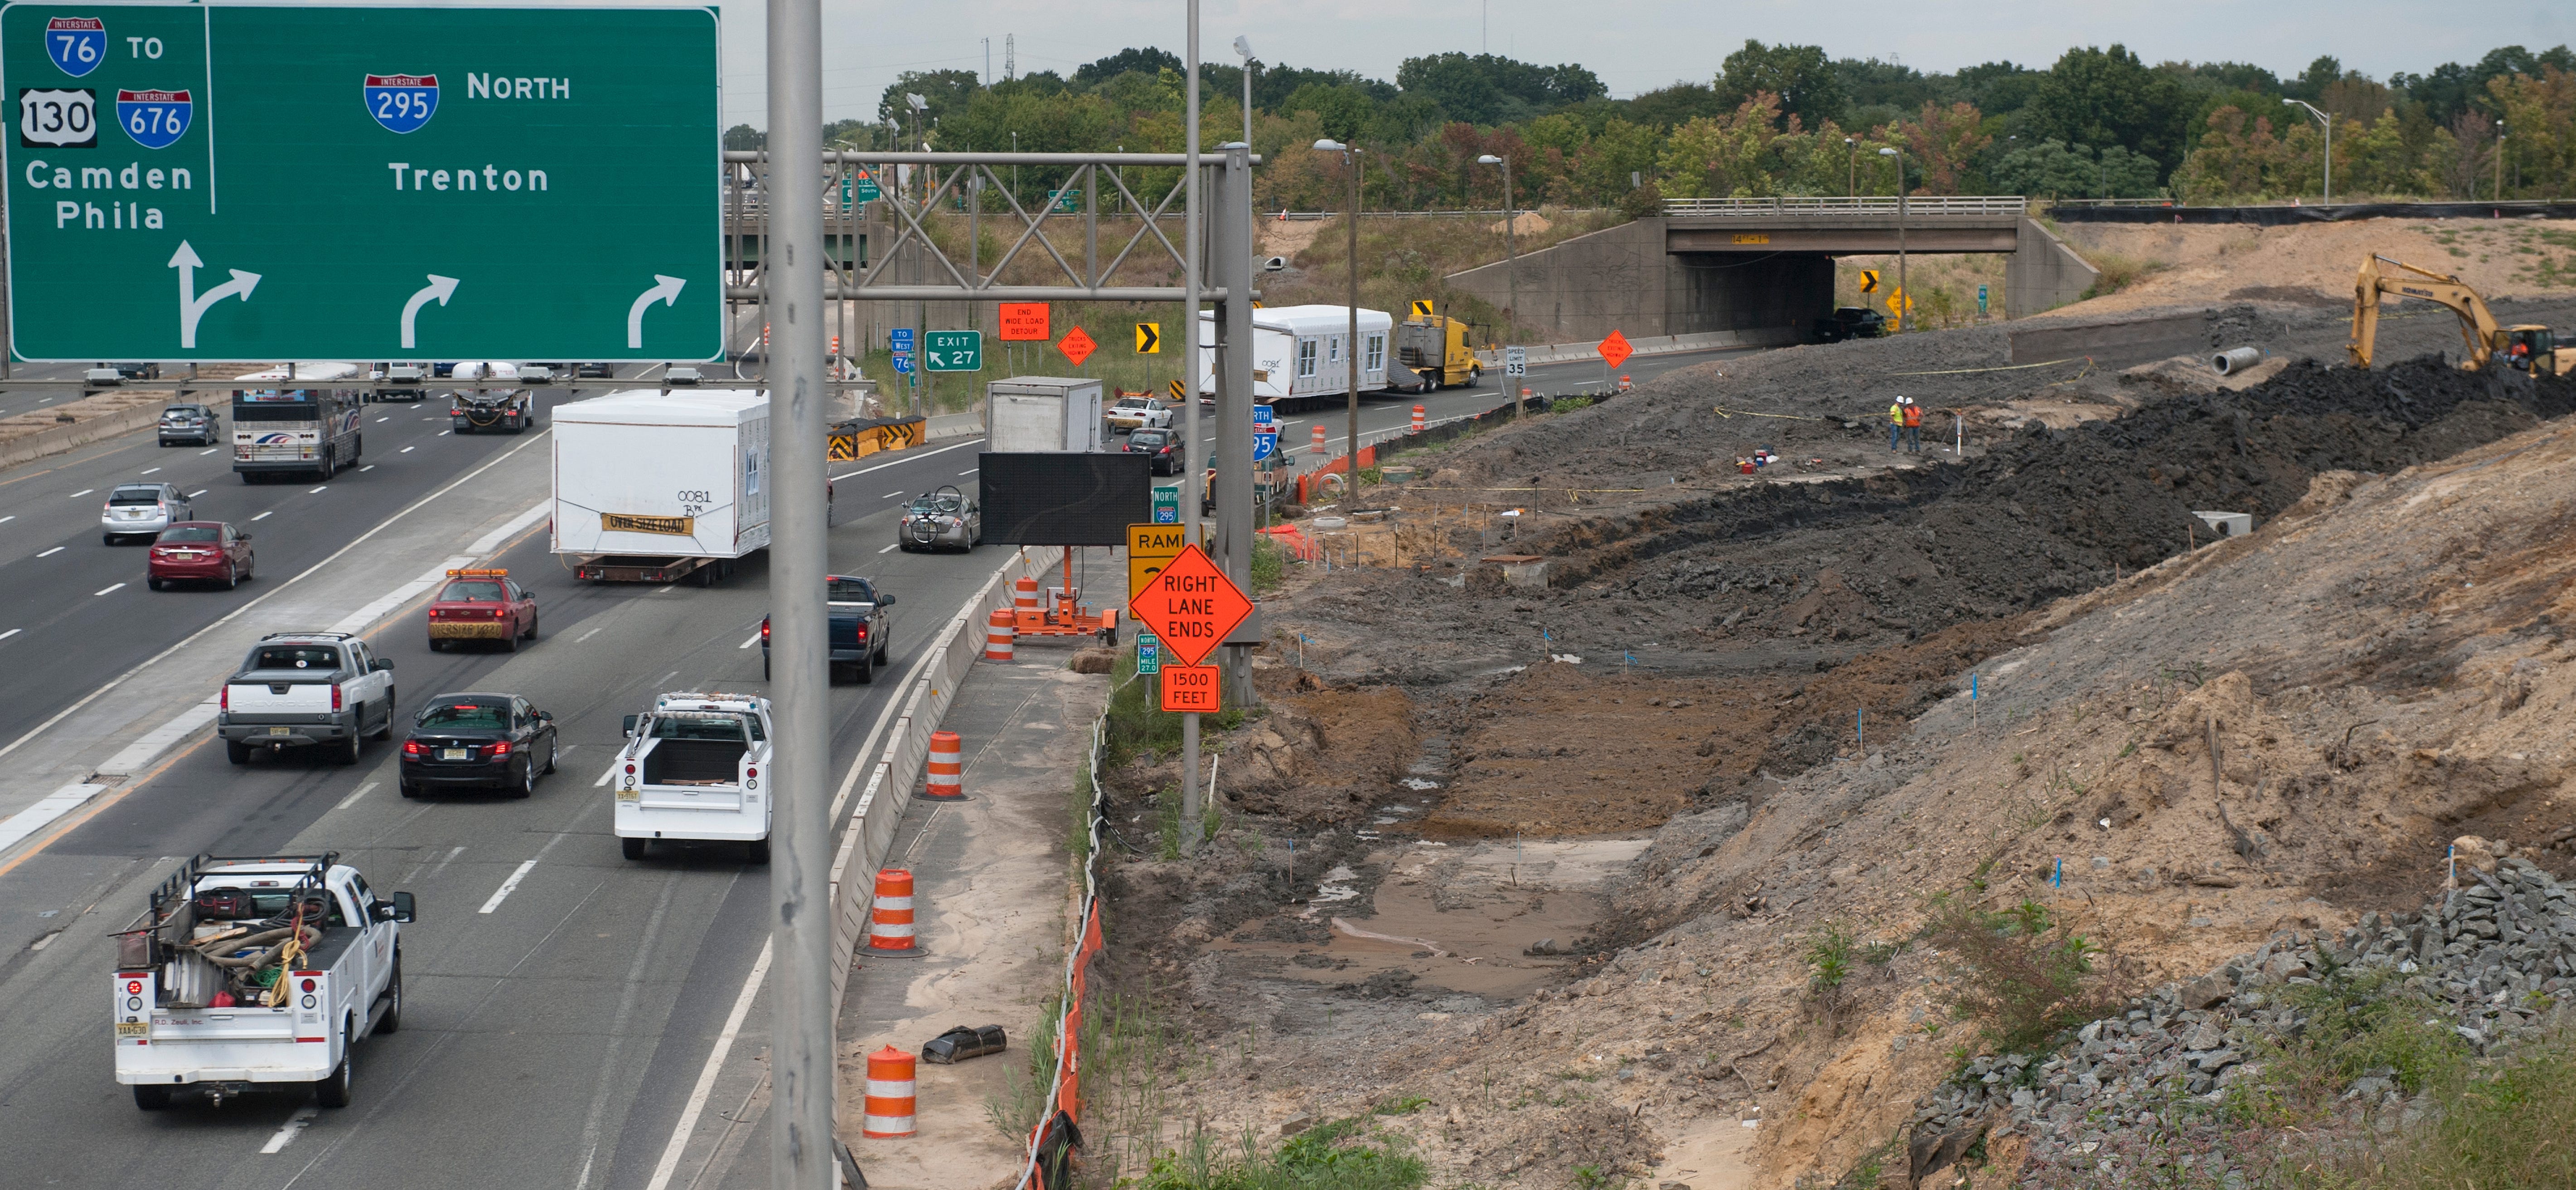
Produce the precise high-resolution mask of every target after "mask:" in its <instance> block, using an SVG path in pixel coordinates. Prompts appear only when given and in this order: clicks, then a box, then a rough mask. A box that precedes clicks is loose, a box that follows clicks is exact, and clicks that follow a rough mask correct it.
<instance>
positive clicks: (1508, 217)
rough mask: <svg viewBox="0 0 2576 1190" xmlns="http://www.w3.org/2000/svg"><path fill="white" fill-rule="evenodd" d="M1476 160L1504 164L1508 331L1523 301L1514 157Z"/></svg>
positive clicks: (1505, 318) (1505, 312) (1505, 327)
mask: <svg viewBox="0 0 2576 1190" xmlns="http://www.w3.org/2000/svg"><path fill="white" fill-rule="evenodd" d="M1476 164H1478V165H1499V166H1502V167H1503V292H1504V293H1505V294H1506V296H1505V297H1504V298H1503V330H1504V333H1506V334H1508V333H1510V331H1511V322H1512V311H1513V310H1515V309H1517V308H1518V307H1519V306H1520V304H1521V273H1520V251H1519V249H1517V248H1516V247H1514V245H1513V241H1514V239H1516V238H1517V236H1518V234H1519V231H1520V211H1519V209H1518V208H1515V207H1514V206H1512V159H1511V158H1509V157H1497V156H1494V155H1493V154H1491V153H1487V154H1485V155H1484V156H1482V157H1479V158H1477V159H1476Z"/></svg>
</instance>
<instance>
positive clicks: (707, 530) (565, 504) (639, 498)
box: [553, 389, 770, 585]
mask: <svg viewBox="0 0 2576 1190" xmlns="http://www.w3.org/2000/svg"><path fill="white" fill-rule="evenodd" d="M554 435H555V436H554V449H555V454H554V527H553V534H554V552H555V553H557V554H559V555H563V556H564V557H565V560H566V565H568V566H570V567H571V568H572V571H573V573H574V575H575V577H578V578H582V579H586V580H589V581H591V582H612V581H622V582H646V583H668V582H676V581H678V580H679V579H681V578H683V577H688V576H692V575H694V576H696V578H697V580H698V582H699V583H700V584H702V585H704V584H709V583H713V582H715V581H716V580H717V579H720V578H723V577H724V576H726V575H727V574H730V573H732V571H733V563H734V561H735V560H736V559H738V558H741V557H743V556H744V555H747V554H749V553H751V552H753V551H755V550H760V549H766V548H768V546H769V503H770V483H769V471H770V465H769V459H770V455H769V396H768V394H766V393H759V392H752V391H749V390H746V389H691V390H689V391H687V392H673V393H664V392H661V391H658V390H643V391H628V392H617V393H610V394H609V395H607V396H604V397H598V398H594V399H592V400H588V401H574V402H571V403H569V404H566V405H562V406H558V407H557V408H556V409H555V412H554Z"/></svg>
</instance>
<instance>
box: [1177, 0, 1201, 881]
mask: <svg viewBox="0 0 2576 1190" xmlns="http://www.w3.org/2000/svg"><path fill="white" fill-rule="evenodd" d="M1188 40H1189V47H1188V49H1189V54H1188V60H1187V62H1186V63H1184V66H1185V69H1186V72H1187V74H1186V81H1185V83H1184V87H1185V94H1184V102H1186V103H1187V104H1188V108H1187V110H1186V111H1184V112H1183V113H1182V117H1181V127H1182V151H1183V153H1185V154H1186V157H1185V158H1184V164H1183V165H1182V171H1183V175H1184V177H1183V182H1184V184H1185V185H1186V186H1187V187H1188V192H1187V195H1186V197H1185V199H1184V201H1185V202H1186V203H1187V206H1185V207H1184V208H1183V210H1182V216H1183V218H1182V220H1181V232H1182V236H1183V237H1184V238H1183V240H1182V244H1181V247H1182V250H1183V254H1184V255H1183V259H1182V261H1181V358H1182V359H1183V360H1185V361H1187V362H1186V363H1184V364H1183V365H1182V366H1183V367H1184V368H1185V369H1187V372H1188V375H1189V377H1190V382H1189V383H1188V384H1187V385H1185V386H1183V391H1184V392H1185V393H1187V394H1188V395H1187V397H1186V399H1184V400H1183V401H1182V402H1181V427H1182V429H1181V434H1182V437H1183V439H1184V443H1183V445H1182V448H1181V470H1182V471H1183V472H1185V473H1186V478H1184V479H1183V480H1182V481H1181V501H1182V503H1181V525H1182V531H1181V540H1183V541H1185V542H1187V543H1189V544H1191V545H1196V546H1201V548H1205V547H1204V542H1203V541H1202V540H1201V539H1202V537H1203V533H1202V528H1203V526H1202V524H1201V521H1200V516H1201V514H1200V512H1199V509H1200V507H1201V505H1202V503H1203V502H1204V501H1205V500H1206V499H1207V494H1206V487H1207V444H1206V443H1204V442H1201V441H1200V440H1199V400H1198V397H1199V394H1198V391H1197V390H1198V370H1199V262H1200V261H1201V260H1202V259H1203V253H1202V252H1201V251H1200V248H1201V245H1200V232H1201V231H1202V230H1203V229H1204V228H1205V227H1206V225H1207V224H1206V220H1205V219H1204V218H1203V217H1202V216H1201V214H1200V207H1199V0H1190V3H1189V34H1188ZM1181 762H1182V764H1183V766H1184V767H1183V768H1182V770H1181V854H1183V855H1194V854H1196V853H1197V852H1198V846H1199V826H1200V822H1199V819H1200V816H1201V814H1202V812H1203V811H1202V810H1201V807H1200V802H1199V791H1200V787H1199V716H1198V712H1196V711H1189V712H1186V713H1184V714H1182V716H1181Z"/></svg>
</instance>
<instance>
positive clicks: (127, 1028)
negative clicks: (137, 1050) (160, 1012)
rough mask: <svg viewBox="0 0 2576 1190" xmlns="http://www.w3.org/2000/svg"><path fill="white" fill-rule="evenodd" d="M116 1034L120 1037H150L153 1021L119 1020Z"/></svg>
mask: <svg viewBox="0 0 2576 1190" xmlns="http://www.w3.org/2000/svg"><path fill="white" fill-rule="evenodd" d="M116 1035H117V1036H118V1037H119V1038H126V1037H150V1036H151V1035H152V1022H150V1021H118V1022H116Z"/></svg>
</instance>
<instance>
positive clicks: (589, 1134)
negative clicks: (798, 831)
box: [572, 868, 838, 1190]
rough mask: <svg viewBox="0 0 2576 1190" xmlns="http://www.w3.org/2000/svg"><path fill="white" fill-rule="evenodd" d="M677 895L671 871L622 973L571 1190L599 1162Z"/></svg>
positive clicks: (584, 1186)
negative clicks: (623, 1059)
mask: <svg viewBox="0 0 2576 1190" xmlns="http://www.w3.org/2000/svg"><path fill="white" fill-rule="evenodd" d="M679 891H680V872H679V869H677V868H674V869H672V870H671V873H670V874H669V875H668V876H665V877H664V878H663V880H662V895H661V896H660V897H658V898H656V899H655V900H654V902H653V915H652V916H651V917H649V918H646V919H645V921H644V936H643V937H641V938H638V939H636V940H635V962H634V964H633V965H632V966H630V967H628V968H627V970H626V986H625V990H624V991H623V992H621V993H619V995H618V997H617V1011H616V1013H615V1014H614V1015H612V1016H610V1017H609V1018H608V1042H607V1045H606V1047H605V1052H604V1053H603V1054H602V1055H601V1057H600V1075H601V1077H600V1079H599V1080H598V1086H597V1088H596V1089H594V1090H593V1091H592V1092H591V1093H590V1117H589V1118H588V1119H587V1120H585V1121H583V1123H582V1127H581V1139H582V1149H581V1173H580V1174H579V1175H578V1176H576V1177H575V1178H574V1179H573V1183H572V1184H573V1190H590V1171H591V1170H592V1169H593V1168H595V1167H596V1163H597V1162H598V1160H599V1145H600V1139H601V1138H600V1134H601V1132H602V1131H603V1130H604V1125H605V1124H606V1122H607V1118H608V1101H609V1098H610V1097H611V1096H612V1095H614V1094H616V1093H617V1090H618V1083H619V1082H620V1081H621V1080H619V1079H618V1078H617V1077H615V1076H616V1074H617V1060H618V1050H619V1048H620V1039H622V1038H624V1037H625V1036H626V1031H627V1030H626V1024H627V1022H628V1021H629V1020H631V1019H633V1018H634V1016H635V1006H636V1002H637V1001H638V1000H640V999H642V997H643V992H644V973H645V972H646V971H647V970H649V969H650V968H649V966H648V964H650V963H651V962H652V961H653V951H654V949H655V947H656V946H657V945H658V944H659V943H660V942H661V940H662V923H664V922H665V921H667V920H669V919H670V916H671V901H672V899H673V897H674V896H676V895H677V894H678V893H679ZM835 1180H838V1179H835Z"/></svg>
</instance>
